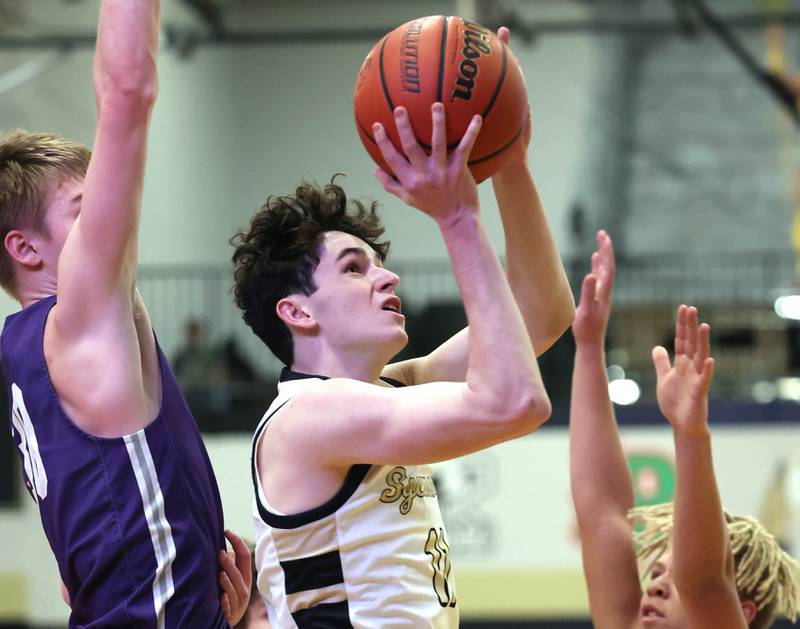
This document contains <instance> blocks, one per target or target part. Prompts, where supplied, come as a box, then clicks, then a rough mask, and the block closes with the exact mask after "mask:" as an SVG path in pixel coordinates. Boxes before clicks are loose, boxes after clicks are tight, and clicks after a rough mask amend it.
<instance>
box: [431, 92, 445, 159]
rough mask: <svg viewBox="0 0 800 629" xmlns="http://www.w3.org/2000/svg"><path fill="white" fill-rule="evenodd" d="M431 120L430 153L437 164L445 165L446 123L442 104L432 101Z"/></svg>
mask: <svg viewBox="0 0 800 629" xmlns="http://www.w3.org/2000/svg"><path fill="white" fill-rule="evenodd" d="M431 122H432V124H433V133H432V135H431V155H432V156H433V159H434V161H435V162H436V164H438V165H439V166H446V165H447V124H446V119H445V112H444V105H443V104H442V103H434V104H433V105H431Z"/></svg>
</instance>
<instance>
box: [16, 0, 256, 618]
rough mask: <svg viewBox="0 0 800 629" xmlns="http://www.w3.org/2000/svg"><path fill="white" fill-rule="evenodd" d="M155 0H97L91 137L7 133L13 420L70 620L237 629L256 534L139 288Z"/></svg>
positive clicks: (153, 72) (152, 92) (155, 29)
mask: <svg viewBox="0 0 800 629" xmlns="http://www.w3.org/2000/svg"><path fill="white" fill-rule="evenodd" d="M159 9H160V7H159V0H102V3H101V9H100V20H99V26H98V37H97V49H96V50H97V52H96V55H95V71H94V81H95V92H96V100H97V107H98V118H97V132H96V139H95V146H94V151H93V153H90V152H89V150H88V149H87V148H85V147H83V146H80V145H78V144H75V143H73V142H70V141H68V140H65V139H64V138H61V137H59V136H56V135H51V134H29V133H25V132H15V133H13V134H11V135H9V136H7V137H5V138H3V139H0V235H1V236H2V238H3V245H4V246H3V247H2V248H0V285H2V286H3V288H5V289H6V290H7V291H8V292H9V293H11V294H12V295H13V296H14V297H15V298H16V299H18V300H19V301H20V302H21V304H22V306H23V310H22V311H21V312H19V313H17V314H14V315H12V316H10V317H9V318H8V319H7V320H6V324H5V328H4V330H3V333H2V338H0V354H1V357H2V366H3V371H4V373H5V377H6V381H7V385H8V387H9V400H10V418H11V434H12V436H13V439H14V442H15V444H16V445H17V448H18V451H19V455H20V458H21V460H22V465H23V469H24V475H25V480H26V482H27V485H28V488H29V490H30V492H31V495H32V496H33V498H34V499H35V500H36V501H37V503H38V505H39V510H40V514H41V519H42V525H43V527H44V531H45V534H46V536H47V539H48V541H49V543H50V546H51V547H52V549H53V553H54V554H55V557H56V559H57V561H58V566H59V571H60V573H61V578H62V580H63V583H64V585H65V589H66V591H67V596H66V598H67V600H68V602H69V603H70V605H71V608H72V613H71V616H70V627H136V628H140V627H154V628H159V629H161V628H167V627H175V628H177V627H190V628H192V629H194V628H196V627H197V628H206V627H212V628H218V627H219V628H221V627H228V626H229V623H230V624H235V623H236V622H238V620H239V619H240V618H241V616H242V614H243V612H244V610H245V608H246V605H247V602H248V598H249V589H250V581H251V576H250V556H249V552H248V549H247V547H246V545H244V544H243V543H242V541H241V540H240V539H239V538H238V537H236V536H235V535H233V534H232V533H229V532H224V529H223V518H222V506H221V503H220V497H219V492H218V489H217V484H216V480H215V478H214V473H213V471H212V469H211V465H210V462H209V459H208V455H207V453H206V450H205V447H204V446H203V442H202V440H201V438H200V434H199V433H198V430H197V427H196V425H195V422H194V420H193V418H192V416H191V414H190V412H189V409H188V408H187V406H186V403H185V401H184V399H183V397H182V395H181V393H180V391H179V390H178V387H177V385H176V383H175V379H174V377H173V375H172V372H171V370H170V367H169V365H168V364H167V361H166V359H165V358H164V355H163V354H162V352H161V350H160V349H159V346H158V344H157V342H156V339H155V335H154V333H153V330H152V327H151V325H150V320H149V318H148V314H147V310H146V309H145V307H144V304H143V302H142V299H141V296H140V295H139V293H138V291H137V289H136V286H135V276H136V251H137V237H138V236H137V232H138V223H139V213H140V201H141V195H142V184H143V176H144V165H145V154H146V143H147V131H148V126H149V121H150V114H151V111H152V107H153V103H154V100H155V95H156V84H157V78H156V67H155V58H156V47H157V40H158V24H159ZM226 535H227V536H228V538H229V539H230V540H231V542H232V543H233V546H234V551H235V553H234V554H230V555H229V554H228V553H226V552H225V550H224V549H225V536H226Z"/></svg>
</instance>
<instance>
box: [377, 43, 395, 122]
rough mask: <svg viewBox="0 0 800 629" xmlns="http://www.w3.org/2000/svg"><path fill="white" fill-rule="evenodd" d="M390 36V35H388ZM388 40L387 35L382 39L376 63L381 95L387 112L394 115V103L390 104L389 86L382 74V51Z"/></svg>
mask: <svg viewBox="0 0 800 629" xmlns="http://www.w3.org/2000/svg"><path fill="white" fill-rule="evenodd" d="M390 34H391V33H390ZM388 39H389V35H386V37H384V38H383V43H382V44H381V54H380V62H379V63H378V69H379V70H380V73H381V85H382V86H383V94H384V96H386V102H387V103H388V104H389V111H390V112H392V113H394V103H393V102H392V97H391V95H390V94H389V86H388V85H386V76H385V75H384V73H383V49H384V48H386V40H388Z"/></svg>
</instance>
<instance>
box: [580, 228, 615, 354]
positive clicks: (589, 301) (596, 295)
mask: <svg viewBox="0 0 800 629" xmlns="http://www.w3.org/2000/svg"><path fill="white" fill-rule="evenodd" d="M615 270H616V267H615V262H614V248H613V246H612V244H611V238H610V237H609V235H608V234H607V233H606V232H605V231H603V230H602V229H601V230H600V231H599V232H597V251H595V252H594V253H593V254H592V272H591V273H589V274H588V275H587V276H586V277H585V278H584V280H583V285H582V286H581V302H580V304H579V305H578V308H577V309H576V310H575V321H574V323H573V324H572V334H573V336H574V337H575V342H576V343H579V344H584V345H585V344H590V343H594V344H601V345H602V344H603V343H604V342H605V336H606V327H607V325H608V315H609V313H610V312H611V289H612V288H613V286H614V273H615Z"/></svg>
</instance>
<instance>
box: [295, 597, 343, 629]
mask: <svg viewBox="0 0 800 629" xmlns="http://www.w3.org/2000/svg"><path fill="white" fill-rule="evenodd" d="M292 618H293V619H294V622H295V624H296V625H297V627H298V629H323V628H324V629H334V628H335V629H353V624H352V623H351V622H350V608H349V607H348V606H347V601H342V602H341V603H320V604H319V605H315V606H314V607H309V608H308V609H301V610H299V611H296V612H295V613H293V614H292Z"/></svg>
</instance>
